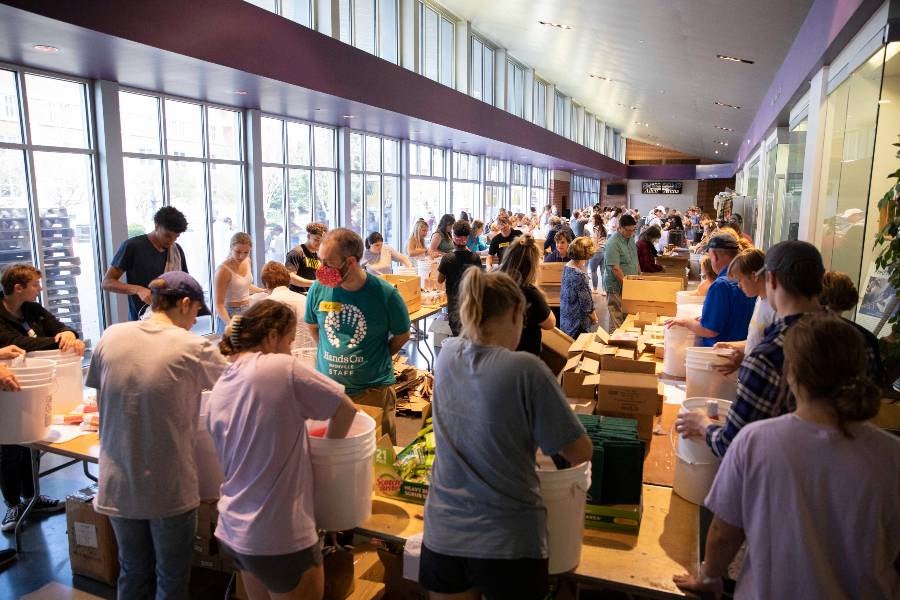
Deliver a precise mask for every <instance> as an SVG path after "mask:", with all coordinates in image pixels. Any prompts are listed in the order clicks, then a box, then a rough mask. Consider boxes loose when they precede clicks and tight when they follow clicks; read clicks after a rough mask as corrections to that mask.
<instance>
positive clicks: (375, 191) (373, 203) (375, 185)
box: [365, 175, 381, 235]
mask: <svg viewBox="0 0 900 600" xmlns="http://www.w3.org/2000/svg"><path fill="white" fill-rule="evenodd" d="M373 231H377V232H379V233H381V176H380V175H366V230H365V235H369V234H370V233H372V232H373Z"/></svg>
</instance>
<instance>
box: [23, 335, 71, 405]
mask: <svg viewBox="0 0 900 600" xmlns="http://www.w3.org/2000/svg"><path fill="white" fill-rule="evenodd" d="M28 357H29V358H30V357H35V358H38V357H40V359H42V360H52V361H53V362H54V363H56V381H57V382H58V383H59V389H58V390H57V391H56V392H55V393H54V394H53V414H55V415H64V414H67V413H70V412H72V411H73V410H75V407H77V406H78V405H79V404H81V403H82V402H83V401H84V377H83V376H82V371H81V361H82V357H81V356H78V355H77V354H75V353H73V352H65V353H63V352H60V351H59V350H36V351H34V352H29V353H28ZM31 362H33V361H32V360H29V361H28V363H29V364H30V363H31Z"/></svg>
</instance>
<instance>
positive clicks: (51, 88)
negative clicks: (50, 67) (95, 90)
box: [25, 74, 90, 148]
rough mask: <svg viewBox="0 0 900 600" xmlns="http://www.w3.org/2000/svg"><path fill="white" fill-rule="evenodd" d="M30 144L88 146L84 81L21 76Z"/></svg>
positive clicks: (67, 146)
mask: <svg viewBox="0 0 900 600" xmlns="http://www.w3.org/2000/svg"><path fill="white" fill-rule="evenodd" d="M25 89H26V95H27V99H28V120H29V124H30V126H31V143H32V144H38V145H42V146H64V147H66V148H88V147H90V138H89V137H88V129H87V107H86V106H85V98H84V84H83V83H78V82H75V81H63V80H62V79H53V78H51V77H42V76H40V75H31V74H27V75H25Z"/></svg>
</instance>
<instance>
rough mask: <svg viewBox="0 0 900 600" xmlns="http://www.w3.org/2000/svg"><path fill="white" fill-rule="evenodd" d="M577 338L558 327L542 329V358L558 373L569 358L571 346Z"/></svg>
mask: <svg viewBox="0 0 900 600" xmlns="http://www.w3.org/2000/svg"><path fill="white" fill-rule="evenodd" d="M574 341H575V340H573V339H572V338H570V337H569V336H567V335H566V334H565V333H563V332H562V331H561V330H560V329H559V328H558V327H555V328H553V329H541V344H542V347H541V360H543V361H544V362H545V363H546V364H547V366H548V367H550V370H551V371H553V373H554V374H556V375H558V374H559V372H560V371H562V369H563V367H564V366H566V361H568V360H569V348H570V347H571V346H572V343H573V342H574Z"/></svg>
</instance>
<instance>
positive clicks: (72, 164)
mask: <svg viewBox="0 0 900 600" xmlns="http://www.w3.org/2000/svg"><path fill="white" fill-rule="evenodd" d="M87 93H88V89H87V85H86V84H85V83H83V82H80V81H71V80H67V79H59V78H55V77H46V76H43V75H36V74H32V73H25V72H21V71H10V70H0V240H2V248H0V269H5V268H6V267H7V266H9V265H10V264H14V263H29V264H32V265H34V266H36V267H37V268H38V269H40V270H41V272H42V273H43V285H44V291H43V293H42V295H41V302H42V303H43V305H44V306H45V307H47V309H48V310H49V311H50V312H52V313H53V314H54V315H56V317H57V318H59V319H60V320H61V321H62V322H63V323H65V324H66V325H69V326H71V327H72V328H74V329H76V330H78V331H79V333H81V334H82V336H83V338H84V340H85V342H86V344H87V345H88V347H89V348H90V347H91V346H92V345H93V344H95V343H96V341H97V339H98V338H99V337H100V331H101V329H102V326H103V325H102V323H103V318H102V308H101V306H102V305H101V303H100V300H99V299H100V296H99V293H98V291H99V277H100V275H101V269H100V267H99V265H100V262H99V260H98V258H99V257H98V255H97V251H96V248H98V247H99V243H98V241H97V239H96V232H97V221H96V215H95V211H96V186H95V184H94V164H95V158H96V152H95V150H94V145H93V140H92V139H91V133H90V132H91V130H92V127H91V123H90V110H89V108H88V107H89V103H88V100H87ZM20 107H21V108H22V109H23V110H20ZM26 115H27V118H25V116H26Z"/></svg>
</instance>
